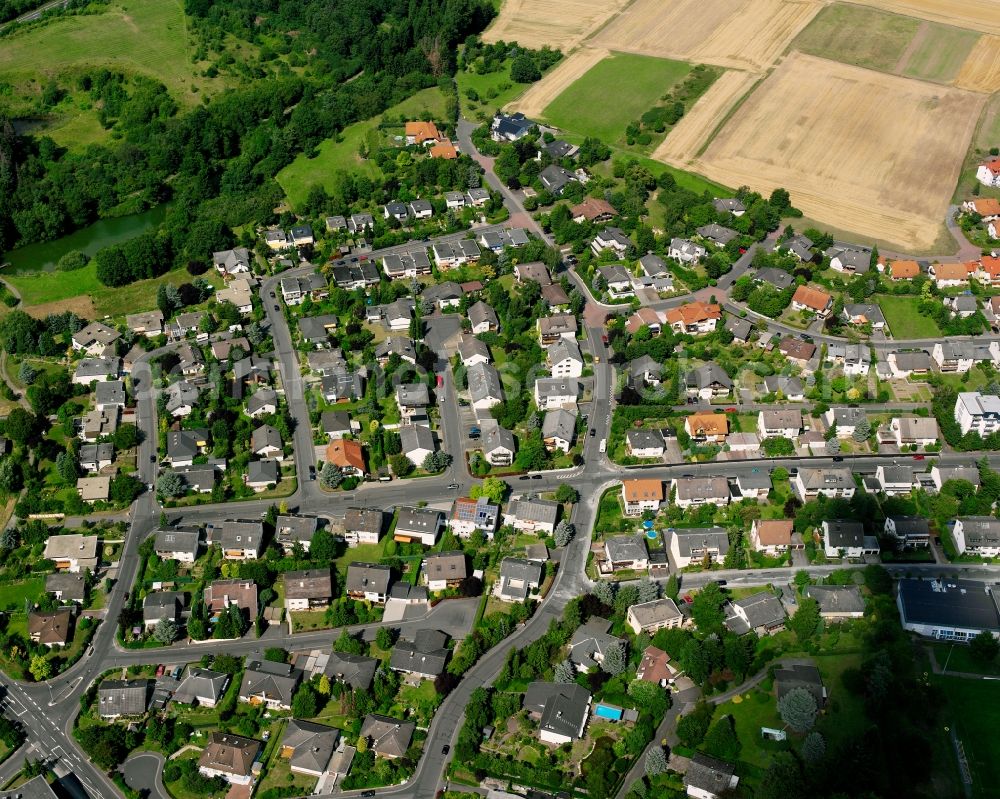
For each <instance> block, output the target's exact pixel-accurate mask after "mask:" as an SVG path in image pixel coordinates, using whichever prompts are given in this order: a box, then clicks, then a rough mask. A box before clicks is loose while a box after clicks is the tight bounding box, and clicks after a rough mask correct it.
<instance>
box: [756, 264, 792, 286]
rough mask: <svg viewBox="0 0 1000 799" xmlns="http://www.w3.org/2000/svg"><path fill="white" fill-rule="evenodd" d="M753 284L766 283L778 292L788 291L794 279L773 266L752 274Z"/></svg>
mask: <svg viewBox="0 0 1000 799" xmlns="http://www.w3.org/2000/svg"><path fill="white" fill-rule="evenodd" d="M753 282H754V283H767V284H769V285H771V286H774V287H775V288H776V289H778V290H779V291H785V290H787V289H790V288H791V287H792V285H793V284H794V283H795V278H794V277H793V276H792V275H791V274H790V273H788V272H786V271H785V270H784V269H776V268H775V267H773V266H766V267H764V268H763V269H758V270H757V271H756V272H755V273H754V274H753Z"/></svg>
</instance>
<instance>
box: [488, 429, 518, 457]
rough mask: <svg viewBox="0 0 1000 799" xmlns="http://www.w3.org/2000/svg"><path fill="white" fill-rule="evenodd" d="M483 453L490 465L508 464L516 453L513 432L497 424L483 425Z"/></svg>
mask: <svg viewBox="0 0 1000 799" xmlns="http://www.w3.org/2000/svg"><path fill="white" fill-rule="evenodd" d="M482 435H483V438H482V441H481V444H482V448H483V455H484V456H485V457H486V460H487V461H488V462H489V464H490V465H491V466H510V465H511V464H512V463H513V462H514V456H515V455H516V454H517V445H516V443H515V442H514V434H513V433H511V432H510V430H507V429H505V428H503V427H500V425H498V424H492V425H484V428H483V433H482Z"/></svg>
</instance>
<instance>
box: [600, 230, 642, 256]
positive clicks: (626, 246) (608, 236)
mask: <svg viewBox="0 0 1000 799" xmlns="http://www.w3.org/2000/svg"><path fill="white" fill-rule="evenodd" d="M590 249H591V250H592V251H593V253H594V255H600V254H601V253H602V252H603V251H604V250H613V251H614V254H615V256H616V257H618V258H625V257H627V256H628V254H629V252H630V251H631V250H633V249H635V243H634V242H633V241H632V239H630V238H629V237H628V236H626V235H625V233H624V231H623V230H622V229H621V228H617V227H606V228H604V229H603V230H601V231H600V232H598V234H597V235H596V236H594V239H593V241H591V242H590Z"/></svg>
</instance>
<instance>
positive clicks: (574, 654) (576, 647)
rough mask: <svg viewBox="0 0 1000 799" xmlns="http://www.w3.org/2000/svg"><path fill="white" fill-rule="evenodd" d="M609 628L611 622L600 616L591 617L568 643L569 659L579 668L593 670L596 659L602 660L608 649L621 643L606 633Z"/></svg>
mask: <svg viewBox="0 0 1000 799" xmlns="http://www.w3.org/2000/svg"><path fill="white" fill-rule="evenodd" d="M610 628H611V622H609V621H608V620H607V619H602V618H601V617H600V616H593V617H592V618H591V619H590V621H588V622H587V623H586V624H584V625H582V626H580V627H578V628H577V630H576V632H575V633H573V637H572V638H571V639H570V642H569V659H570V660H571V661H573V663H574V664H576V665H577V666H579V667H581V668H585V669H590V668H593V667H594V666H595V665H596V657H602V658H603V657H604V654H605V653H606V652H607V651H608V649H610V648H611V647H612V646H614V645H615V644H618V643H621V639H620V638H615V636H613V635H611V634H610V633H609V632H608V630H609V629H610ZM595 656H596V657H595Z"/></svg>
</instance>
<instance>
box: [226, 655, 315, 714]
mask: <svg viewBox="0 0 1000 799" xmlns="http://www.w3.org/2000/svg"><path fill="white" fill-rule="evenodd" d="M301 679H302V671H301V670H300V669H297V668H295V667H294V666H293V665H291V664H290V663H278V662H275V661H273V660H259V659H258V658H256V657H254V656H250V657H248V658H247V662H246V668H245V669H244V671H243V682H242V683H241V684H240V701H241V702H248V703H249V704H251V705H264V706H265V707H266V708H267V709H268V710H291V708H292V696H293V695H294V694H295V689H296V688H297V687H298V684H299V681H300V680H301Z"/></svg>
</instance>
